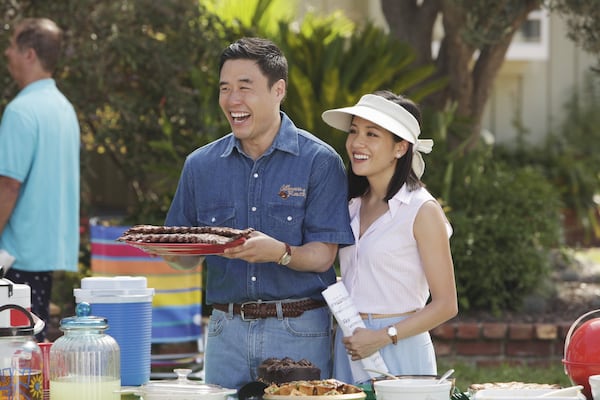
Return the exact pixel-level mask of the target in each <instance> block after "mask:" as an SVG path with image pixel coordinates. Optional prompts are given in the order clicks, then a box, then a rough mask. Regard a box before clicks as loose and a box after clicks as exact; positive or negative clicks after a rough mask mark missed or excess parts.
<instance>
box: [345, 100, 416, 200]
mask: <svg viewBox="0 0 600 400" xmlns="http://www.w3.org/2000/svg"><path fill="white" fill-rule="evenodd" d="M373 94H375V95H377V96H381V97H383V98H384V99H386V100H390V101H393V102H394V103H397V104H399V105H401V106H402V107H404V108H405V109H406V110H407V111H408V112H409V113H411V114H412V115H413V116H414V117H415V118H416V119H417V122H418V123H419V127H421V110H419V106H417V105H416V104H415V103H414V102H413V101H412V100H410V99H408V98H406V97H404V96H401V95H397V94H395V93H392V92H390V91H388V90H379V91H377V92H374V93H373ZM372 122H374V121H372ZM390 135H392V136H393V138H394V141H395V142H396V143H397V142H401V141H402V140H404V139H402V138H401V137H399V136H396V135H394V134H393V133H390ZM412 159H413V144H412V143H408V150H407V151H406V153H404V155H403V156H402V157H400V158H399V159H398V162H397V163H396V170H395V171H394V175H393V176H392V179H391V180H390V184H389V185H388V190H387V193H386V196H385V201H389V200H390V199H391V198H392V197H394V195H395V194H396V193H398V190H400V188H401V187H402V185H404V183H406V186H407V188H408V190H409V191H413V190H415V189H418V188H420V187H423V186H425V184H424V183H423V182H422V181H421V180H420V179H419V177H417V175H416V174H415V172H414V171H413V169H412ZM368 191H369V181H368V180H367V178H366V177H364V176H358V175H356V174H355V173H354V171H352V164H350V166H349V168H348V200H350V199H353V198H355V197H360V196H362V195H364V194H365V193H367V192H368Z"/></svg>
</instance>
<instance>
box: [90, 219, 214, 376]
mask: <svg viewBox="0 0 600 400" xmlns="http://www.w3.org/2000/svg"><path fill="white" fill-rule="evenodd" d="M128 228H129V227H128V226H104V225H102V224H98V223H90V242H91V271H92V275H93V276H117V275H120V276H124V275H125V276H145V277H146V278H147V280H148V287H149V288H154V292H155V294H154V298H153V300H152V352H153V354H152V377H153V378H160V377H162V376H161V375H165V377H170V376H171V372H172V370H173V369H174V368H184V367H185V368H191V369H192V370H194V371H199V370H201V369H202V358H201V355H202V354H201V350H202V348H203V346H202V344H203V341H202V273H201V270H200V268H198V269H195V270H190V271H180V270H176V269H173V268H171V267H170V266H169V265H168V264H167V263H166V262H164V261H163V259H162V258H160V257H155V256H151V255H149V254H147V253H145V252H144V251H142V250H140V249H138V248H135V247H133V246H129V245H128V244H126V243H121V242H118V241H116V239H117V238H118V237H119V236H121V235H122V234H123V232H125V231H126V230H127V229H128ZM165 349H166V351H165ZM182 349H183V350H182ZM190 349H193V350H194V351H191V352H190ZM171 351H173V352H171ZM173 376H174V375H173Z"/></svg>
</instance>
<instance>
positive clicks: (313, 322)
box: [204, 307, 333, 389]
mask: <svg viewBox="0 0 600 400" xmlns="http://www.w3.org/2000/svg"><path fill="white" fill-rule="evenodd" d="M207 333H208V336H207V343H206V352H205V354H204V363H205V371H204V377H205V381H206V383H212V384H217V385H220V386H222V387H225V388H229V389H239V388H240V387H241V386H243V385H244V384H246V383H248V382H252V381H256V380H257V367H258V366H259V365H260V364H261V363H262V362H263V361H264V360H265V359H267V358H269V357H276V358H284V357H290V358H292V359H293V360H295V361H299V360H301V359H306V360H308V361H310V362H312V363H313V364H314V365H315V366H317V367H318V368H320V369H321V378H322V379H326V378H330V377H331V373H332V346H333V343H332V317H331V314H330V312H329V308H328V307H321V308H317V309H314V310H309V311H305V312H304V313H303V314H302V315H301V316H299V317H296V318H282V317H280V318H277V317H273V318H264V319H257V320H254V321H243V320H242V319H241V318H240V316H239V315H233V314H231V313H227V312H223V311H219V310H213V312H212V315H211V316H210V320H209V323H208V332H207Z"/></svg>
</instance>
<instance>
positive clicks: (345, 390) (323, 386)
mask: <svg viewBox="0 0 600 400" xmlns="http://www.w3.org/2000/svg"><path fill="white" fill-rule="evenodd" d="M359 393H364V391H363V390H362V389H361V388H359V387H358V386H354V385H350V384H348V383H344V382H341V381H338V380H336V379H323V380H313V381H293V382H287V383H282V384H276V383H274V384H272V385H270V386H268V387H267V388H266V389H265V395H277V396H340V395H346V394H359Z"/></svg>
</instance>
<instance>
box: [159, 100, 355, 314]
mask: <svg viewBox="0 0 600 400" xmlns="http://www.w3.org/2000/svg"><path fill="white" fill-rule="evenodd" d="M281 117H282V121H281V127H280V129H279V132H278V134H277V136H276V137H275V140H274V141H273V144H272V145H271V147H270V148H269V149H268V150H267V151H266V152H265V153H264V154H263V155H262V156H260V157H259V158H258V159H256V160H252V159H251V158H250V157H248V156H246V155H245V154H244V152H243V150H242V146H241V144H240V142H239V140H237V139H236V138H235V137H234V136H233V134H232V133H230V134H228V135H226V136H224V137H223V138H221V139H219V140H216V141H214V142H212V143H209V144H208V145H206V146H203V147H201V148H199V149H197V150H196V151H194V152H193V153H192V154H190V155H189V156H188V157H187V159H186V161H185V164H184V167H183V171H182V174H181V178H180V181H179V185H178V187H177V191H176V193H175V196H174V199H173V202H172V204H171V208H170V210H169V212H168V215H167V219H166V225H173V226H175V225H179V226H227V227H232V228H239V229H244V228H248V227H251V228H254V229H256V230H258V231H261V232H263V233H265V234H267V235H269V236H272V237H274V238H276V239H278V240H281V241H283V242H287V243H289V244H290V245H292V246H300V245H302V244H304V243H308V242H326V243H337V244H342V245H344V244H352V243H354V237H353V235H352V230H351V228H350V223H349V214H348V202H347V180H346V176H345V171H344V166H343V162H342V159H341V157H340V156H339V155H338V154H337V153H336V152H335V151H334V150H333V148H331V146H329V145H328V144H326V143H324V142H323V141H321V140H320V139H318V138H316V137H315V136H313V135H312V134H310V133H308V132H306V131H304V130H301V129H299V128H297V127H296V126H295V125H294V124H293V122H292V121H291V120H290V119H289V118H288V117H287V116H286V115H285V114H284V113H283V112H282V113H281ZM206 267H207V268H206V269H205V271H206V272H207V284H206V286H207V287H206V301H207V303H208V304H211V303H241V302H244V301H252V300H259V299H260V300H283V299H294V298H304V297H310V298H314V299H322V297H321V291H322V290H324V289H325V288H327V286H329V285H330V284H332V283H334V282H335V280H336V275H335V271H334V269H333V268H330V269H329V270H328V271H326V272H323V273H316V272H299V271H294V270H292V269H289V268H287V267H284V266H281V265H278V264H277V263H274V262H272V263H248V262H246V261H243V260H239V259H236V260H229V259H227V258H224V257H219V256H207V257H206Z"/></svg>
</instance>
